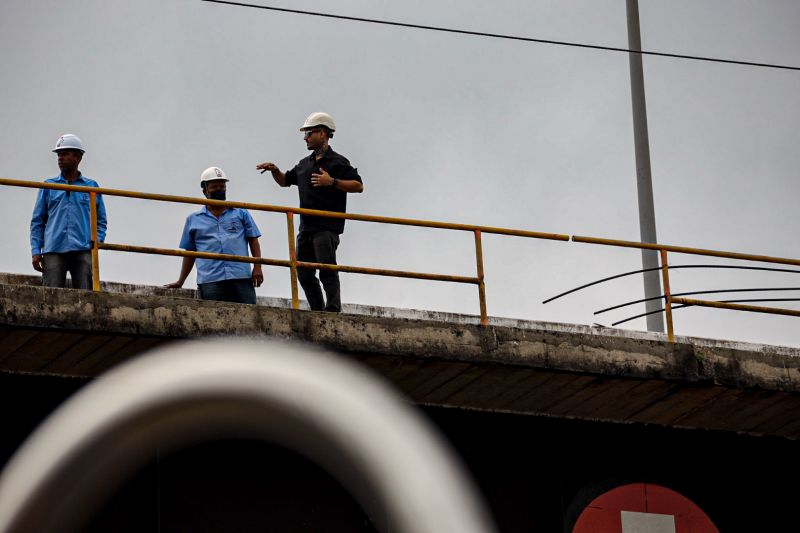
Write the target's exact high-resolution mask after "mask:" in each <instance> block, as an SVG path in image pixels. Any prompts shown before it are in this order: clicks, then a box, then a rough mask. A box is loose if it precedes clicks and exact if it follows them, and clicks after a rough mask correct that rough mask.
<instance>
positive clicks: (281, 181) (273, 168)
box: [256, 161, 288, 187]
mask: <svg viewBox="0 0 800 533" xmlns="http://www.w3.org/2000/svg"><path fill="white" fill-rule="evenodd" d="M256 169H257V170H260V171H261V173H262V174H263V173H264V172H266V171H267V170H269V171H270V172H271V173H272V179H274V180H275V183H277V184H278V185H280V186H281V187H288V185H287V184H286V174H284V173H283V172H281V169H279V168H278V165H276V164H275V163H270V162H269V161H267V162H265V163H261V164H259V165H256Z"/></svg>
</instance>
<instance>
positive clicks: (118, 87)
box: [0, 0, 800, 346]
mask: <svg viewBox="0 0 800 533" xmlns="http://www.w3.org/2000/svg"><path fill="white" fill-rule="evenodd" d="M261 3H262V4H264V5H275V6H280V7H290V8H294V9H305V10H317V11H323V12H329V13H337V14H342V15H349V16H358V17H367V18H380V19H388V20H394V21H399V22H407V23H414V24H425V25H434V26H448V27H454V28H461V29H467V30H473V31H483V32H491V33H504V34H512V35H520V36H528V37H535V38H542V39H552V40H561V41H576V42H581V43H591V44H598V45H606V46H616V47H627V34H626V18H625V1H624V0H583V1H578V0H575V1H564V0H524V1H523V0H519V1H511V0H502V1H496V2H486V1H477V0H458V1H456V0H451V1H443V0H440V1H431V0H426V1H422V0H407V1H404V2H397V1H394V2H392V1H388V0H380V1H378V0H369V1H368V0H340V1H336V2H334V1H322V0H304V1H300V0H295V1H292V2H288V1H285V0H283V1H279V0H276V1H275V2H274V3H273V2H271V1H268V0H263V1H262V2H261ZM640 12H641V26H642V45H643V48H644V49H646V50H654V51H662V52H672V53H680V54H689V55H702V56H714V57H722V58H730V59H739V60H746V61H754V62H767V63H779V64H788V65H795V66H798V65H800V31H798V27H800V2H797V1H796V0H769V1H758V2H757V1H755V0H702V1H697V0H671V1H669V2H664V1H656V0H640ZM0 50H2V52H0V67H2V69H1V70H0V71H1V72H2V73H3V81H2V83H0V102H2V106H0V124H2V128H0V162H2V167H1V168H0V176H3V177H7V178H15V179H24V180H36V181H39V180H43V179H46V178H49V177H53V176H55V175H57V174H58V167H57V166H56V158H55V155H54V154H52V153H51V151H50V150H51V149H52V147H53V145H54V143H55V141H56V139H57V138H58V137H59V135H61V134H63V133H75V134H77V135H79V136H80V137H81V138H82V139H83V142H84V144H85V146H86V150H87V151H86V155H85V157H84V160H83V164H82V167H81V168H82V171H83V172H84V174H85V175H86V176H88V177H91V178H93V179H95V180H97V181H98V182H99V183H100V185H101V186H104V187H109V188H118V189H131V190H139V191H147V192H153V193H163V194H174V195H185V196H198V195H200V189H199V183H198V182H199V176H200V173H201V172H202V170H203V169H205V168H206V167H208V166H212V165H216V166H220V167H221V168H223V169H224V170H225V171H226V172H227V173H228V175H229V176H230V177H231V182H230V183H229V185H228V197H229V199H231V200H241V201H249V202H257V203H268V204H275V205H284V206H296V205H297V201H298V200H297V189H296V188H287V189H281V188H279V187H278V186H276V185H275V184H274V182H273V181H272V180H271V178H268V177H267V176H265V175H260V174H259V173H258V172H257V171H255V169H254V167H255V165H256V164H257V163H259V162H262V161H267V160H270V161H273V162H275V163H277V164H278V165H279V166H280V167H281V168H283V169H284V170H286V169H289V168H291V167H292V166H293V165H294V164H295V163H296V162H297V161H298V160H299V159H300V158H301V157H303V156H305V155H306V154H307V152H306V150H305V145H304V143H303V142H302V137H301V134H300V133H299V132H298V131H297V130H298V128H299V127H300V126H301V125H302V122H303V120H304V119H305V117H306V116H307V115H308V114H309V113H311V112H312V111H318V110H323V111H327V112H329V113H331V114H332V115H333V116H334V118H335V119H336V121H337V126H338V129H337V133H336V137H335V139H333V142H332V146H333V148H334V149H335V150H337V151H339V152H340V153H342V154H344V155H346V156H347V157H348V158H349V159H350V160H351V162H352V163H353V165H354V166H356V167H357V168H358V169H359V172H360V174H361V175H362V177H363V179H364V185H365V191H364V193H363V194H361V195H350V197H349V203H348V208H349V211H350V212H356V213H366V214H375V215H388V216H395V217H406V218H420V219H430V220H442V221H453V222H462V223H472V224H481V225H491V226H502V227H509V228H520V229H528V230H535V231H546V232H557V233H566V234H570V235H573V234H578V235H591V236H598V237H608V238H617V239H627V240H639V223H638V213H637V207H636V171H635V163H634V149H633V138H632V119H631V107H630V88H629V87H630V86H629V74H628V58H627V56H626V55H625V54H622V53H612V52H604V51H597V50H587V49H578V48H565V47H558V46H552V45H544V44H533V43H523V42H514V41H502V40H497V39H487V38H480V37H470V36H463V35H454V34H445V33H437V32H431V31H422V30H414V29H404V28H393V27H386V26H376V25H370V24H364V23H357V22H348V21H339V20H331V19H323V18H318V17H309V16H301V15H293V14H285V13H276V12H269V11H264V10H256V9H250V8H242V7H231V6H224V5H217V4H211V3H205V2H200V1H198V0H169V1H168V0H126V1H122V0H94V1H91V0H80V1H77V0H75V1H63V0H62V1H54V0H53V1H45V0H3V2H2V3H0ZM644 73H645V87H646V91H647V104H648V119H649V129H650V144H651V153H652V172H653V186H654V193H655V205H656V218H657V231H658V237H659V241H661V242H664V243H669V244H676V245H684V246H692V247H702V248H713V249H722V250H730V251H739V252H747V253H758V254H765V255H775V256H782V257H800V244H799V243H798V239H797V222H796V219H797V199H798V197H800V194H799V193H800V183H799V180H798V169H800V149H798V141H799V140H800V139H799V137H800V135H799V134H798V124H800V72H796V71H786V70H775V69H764V68H755V67H746V66H735V65H724V64H716V63H702V62H696V61H687V60H679V59H668V58H657V57H645V58H644ZM2 193H3V196H2V198H3V200H2V206H3V211H4V221H5V226H6V232H5V237H4V238H3V241H2V244H3V247H2V248H3V252H2V254H1V255H0V271H5V272H16V273H31V274H33V273H34V271H33V269H32V267H31V265H30V248H29V239H28V227H29V222H30V213H31V210H32V207H33V204H34V200H35V194H36V192H35V191H34V190H32V189H14V188H9V187H3V189H2ZM106 205H107V208H108V212H109V231H108V236H107V242H111V243H119V244H136V245H144V246H155V247H167V248H175V247H177V245H178V241H179V238H180V233H181V229H182V226H183V221H184V219H185V217H186V215H187V214H188V213H190V212H191V211H193V210H195V207H194V206H190V205H182V204H164V203H153V202H144V201H140V200H132V199H124V198H112V197H107V198H106ZM254 216H255V218H256V221H257V223H258V224H259V226H260V228H261V231H262V233H263V234H264V235H263V238H262V249H263V251H264V255H265V256H267V257H272V258H281V259H285V258H287V257H288V251H287V245H286V224H285V219H284V217H283V215H276V214H269V213H254ZM484 253H485V256H486V257H485V266H486V283H487V298H488V310H489V314H490V315H493V316H505V317H513V318H525V319H536V320H547V321H558V322H570V323H578V324H592V323H594V322H597V323H601V324H604V325H610V324H611V323H612V322H614V321H616V320H621V319H623V318H626V317H628V316H631V315H634V314H638V313H640V312H643V311H644V309H643V306H637V307H629V308H627V309H623V310H619V311H615V312H613V313H607V314H603V315H598V316H594V315H593V314H592V313H593V312H594V311H595V310H597V309H600V308H603V307H607V306H610V305H614V304H617V303H622V302H625V301H628V300H633V299H637V298H641V297H642V283H641V280H640V279H639V278H634V277H629V278H624V279H622V280H617V281H614V282H611V283H607V284H604V285H601V286H600V287H597V288H593V289H590V290H586V291H583V292H579V293H577V294H574V295H572V296H569V297H566V298H563V299H562V300H559V301H556V302H553V303H551V304H547V305H542V303H541V302H542V300H544V299H545V298H548V297H550V296H552V295H554V294H556V293H559V292H562V291H564V290H567V289H570V288H572V287H574V286H577V285H581V284H583V283H586V282H589V281H592V280H594V279H598V278H602V277H606V276H610V275H613V274H617V273H620V272H623V271H627V270H634V269H636V268H641V259H640V254H639V252H638V251H637V250H626V249H614V248H606V247H599V246H593V245H587V244H578V243H561V242H548V241H534V240H528V239H521V238H512V237H502V236H488V235H487V236H485V238H484ZM474 257H475V256H474V248H473V238H472V235H471V234H469V233H453V232H447V231H441V230H422V229H416V228H409V227H401V226H397V227H393V226H385V225H377V224H371V223H363V222H348V224H347V229H346V232H345V234H344V236H343V238H342V244H341V246H340V249H339V262H340V263H341V264H347V265H358V266H369V267H382V268H392V269H404V270H416V271H422V272H435V273H444V274H461V275H475V258H474ZM671 262H672V263H674V264H698V263H702V264H708V263H719V262H720V261H714V260H711V259H709V258H702V257H694V256H677V255H673V256H671ZM728 264H730V262H728ZM179 268H180V259H179V258H170V257H157V256H145V255H137V254H127V253H121V252H108V251H106V252H101V274H102V278H103V279H104V280H109V281H121V282H132V283H147V284H163V283H167V282H170V281H173V280H175V279H176V278H177V275H178V271H179ZM265 278H266V282H265V284H264V285H263V286H262V287H261V288H260V289H258V294H259V295H264V296H282V297H288V296H289V294H290V290H289V276H288V270H287V269H283V268H276V267H275V268H273V267H268V268H266V269H265ZM194 283H195V282H194V275H192V277H190V279H189V280H188V281H187V284H186V286H187V287H194V286H195V285H194ZM743 287H800V275H797V274H760V273H754V272H735V273H732V272H725V271H718V270H715V271H702V270H696V269H693V270H683V271H676V272H675V273H674V274H673V277H672V288H673V291H675V292H684V291H692V290H711V289H727V288H743ZM758 294H759V295H763V296H764V297H773V298H774V297H800V291H795V292H788V291H784V292H773V293H758ZM342 296H343V301H345V302H351V303H361V304H374V305H386V306H392V307H405V308H417V309H432V310H441V311H453V312H459V313H469V314H476V313H478V311H479V308H478V298H477V289H476V288H475V287H474V286H471V285H464V286H460V285H452V284H443V283H437V282H427V281H419V280H404V279H396V278H383V277H367V276H361V275H355V274H343V275H342ZM735 296H741V297H754V296H755V295H753V294H749V295H741V294H739V295H722V296H721V298H723V297H728V298H732V297H735ZM765 305H770V304H765ZM777 305H785V306H787V307H792V308H795V309H798V308H800V306H798V305H796V304H793V303H786V304H777ZM798 324H800V323H798V319H797V318H791V317H779V316H770V315H756V314H750V313H747V314H746V313H736V312H732V311H721V310H711V309H684V310H679V311H676V312H675V327H676V332H677V333H678V334H681V335H696V336H703V337H716V338H725V339H735V340H746V341H754V342H767V343H774V344H785V345H792V346H799V345H800V328H799V327H798ZM620 327H629V328H635V329H644V328H645V327H646V326H645V322H644V319H639V320H636V321H633V322H629V323H626V324H624V325H623V326H620Z"/></svg>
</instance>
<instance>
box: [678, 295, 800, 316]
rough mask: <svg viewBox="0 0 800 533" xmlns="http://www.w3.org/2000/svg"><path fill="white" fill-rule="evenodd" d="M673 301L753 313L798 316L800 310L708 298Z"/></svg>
mask: <svg viewBox="0 0 800 533" xmlns="http://www.w3.org/2000/svg"><path fill="white" fill-rule="evenodd" d="M672 301H673V302H675V303H679V304H683V305H687V306H688V305H696V306H700V307H714V308H717V309H731V310H734V311H752V312H754V313H768V314H771V315H787V316H800V311H796V310H794V309H781V308H778V307H763V306H760V305H743V304H732V303H725V302H714V301H709V300H694V299H692V298H673V299H672Z"/></svg>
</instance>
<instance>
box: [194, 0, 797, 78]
mask: <svg viewBox="0 0 800 533" xmlns="http://www.w3.org/2000/svg"><path fill="white" fill-rule="evenodd" d="M200 1H201V2H210V3H213V4H227V5H231V6H239V7H252V8H255V9H264V10H267V11H279V12H282V13H293V14H295V15H309V16H313V17H324V18H331V19H338V20H349V21H353V22H368V23H371V24H382V25H384V26H396V27H401V28H413V29H417V30H430V31H440V32H445V33H456V34H460V35H472V36H474V37H491V38H494V39H505V40H509V41H523V42H529V43H540V44H553V45H558V46H571V47H574V48H590V49H593V50H603V51H606V52H624V53H626V54H642V55H646V56H657V57H671V58H674V59H690V60H693V61H707V62H711V63H726V64H730V65H745V66H749V67H763V68H774V69H781V70H798V71H800V67H793V66H789V65H776V64H774V63H756V62H752V61H739V60H736V59H720V58H716V57H704V56H691V55H684V54H670V53H667V52H648V51H645V50H631V49H628V48H618V47H615V46H600V45H596V44H583V43H574V42H569V41H553V40H550V39H535V38H533V37H519V36H516V35H505V34H502V33H486V32H481V31H470V30H459V29H456V28H445V27H442V26H426V25H423V24H409V23H405V22H394V21H390V20H380V19H369V18H363V17H349V16H346V15H334V14H332V13H320V12H317V11H302V10H299V9H287V8H283V7H273V6H262V5H258V4H246V3H244V2H228V1H225V0H200Z"/></svg>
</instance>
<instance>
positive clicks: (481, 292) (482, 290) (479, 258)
mask: <svg viewBox="0 0 800 533" xmlns="http://www.w3.org/2000/svg"><path fill="white" fill-rule="evenodd" d="M475 260H476V262H477V264H478V298H479V299H480V302H481V326H488V325H489V318H488V317H487V316H486V284H485V283H484V282H483V245H482V244H481V232H480V230H477V229H476V230H475Z"/></svg>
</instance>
